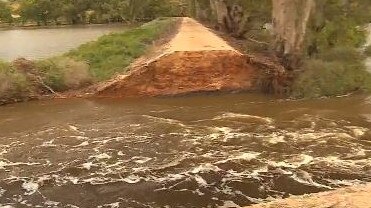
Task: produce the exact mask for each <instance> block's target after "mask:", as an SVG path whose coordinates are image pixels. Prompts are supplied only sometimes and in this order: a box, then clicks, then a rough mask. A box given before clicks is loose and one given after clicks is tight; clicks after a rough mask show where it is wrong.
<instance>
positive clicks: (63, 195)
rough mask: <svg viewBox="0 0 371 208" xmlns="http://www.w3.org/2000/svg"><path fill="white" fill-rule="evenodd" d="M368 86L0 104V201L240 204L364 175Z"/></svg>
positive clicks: (370, 104)
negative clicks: (361, 89) (319, 93)
mask: <svg viewBox="0 0 371 208" xmlns="http://www.w3.org/2000/svg"><path fill="white" fill-rule="evenodd" d="M370 129H371V96H365V95H357V96H350V97H342V98H333V99H320V100H308V101H290V100H280V99H276V98H273V97H267V96H265V95H255V94H234V95H223V94H221V95H194V96H187V97H176V98H156V99H140V100H112V99H108V100H107V99H100V100H79V99H76V100H55V101H37V102H29V103H21V104H15V105H8V106H3V107H0V207H7V208H11V207H17V208H18V207H20V208H23V207H74V208H76V207H80V208H85V207H87V208H91V207H102V208H103V207H112V208H116V207H239V206H245V205H250V204H254V203H260V202H264V201H269V200H273V199H276V198H282V197H288V196H289V195H301V194H305V193H314V192H320V191H325V190H331V189H334V188H337V187H342V186H346V185H354V184H361V183H365V182H371V131H370Z"/></svg>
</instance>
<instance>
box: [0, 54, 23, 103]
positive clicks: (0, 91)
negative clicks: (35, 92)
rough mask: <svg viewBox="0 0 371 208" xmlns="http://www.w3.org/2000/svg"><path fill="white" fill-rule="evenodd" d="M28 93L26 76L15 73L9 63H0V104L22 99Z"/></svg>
mask: <svg viewBox="0 0 371 208" xmlns="http://www.w3.org/2000/svg"><path fill="white" fill-rule="evenodd" d="M29 93H30V86H29V82H28V80H27V78H26V76H25V75H24V74H22V73H20V72H17V71H16V70H15V69H14V68H13V67H12V66H11V65H10V64H9V63H4V62H1V61H0V102H3V101H8V100H10V99H12V100H20V99H24V98H26V97H28V96H29Z"/></svg>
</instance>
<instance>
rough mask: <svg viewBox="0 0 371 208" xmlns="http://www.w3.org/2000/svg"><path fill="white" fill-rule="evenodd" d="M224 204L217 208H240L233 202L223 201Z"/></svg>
mask: <svg viewBox="0 0 371 208" xmlns="http://www.w3.org/2000/svg"><path fill="white" fill-rule="evenodd" d="M223 203H224V204H223V205H221V206H218V208H241V206H239V205H238V204H236V203H234V202H233V201H224V202H223Z"/></svg>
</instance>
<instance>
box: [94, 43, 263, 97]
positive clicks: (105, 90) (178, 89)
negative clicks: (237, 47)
mask: <svg viewBox="0 0 371 208" xmlns="http://www.w3.org/2000/svg"><path fill="white" fill-rule="evenodd" d="M248 60H249V59H248V58H247V57H246V56H245V55H243V54H240V53H238V52H236V51H232V50H225V51H224V50H214V51H212V50H211V51H176V52H172V53H169V54H166V55H163V56H161V57H159V58H157V59H155V60H153V61H151V62H149V63H147V64H145V65H141V66H136V67H134V68H133V69H132V70H131V72H130V73H129V74H127V75H122V76H118V77H116V78H115V79H113V80H111V81H110V82H108V83H105V84H104V85H103V86H100V87H99V88H98V90H97V92H96V94H95V95H96V96H98V97H143V96H171V95H179V94H187V93H193V92H212V91H242V90H253V89H254V88H255V86H256V78H257V73H256V70H255V67H254V66H253V65H251V64H250V63H249V61H248Z"/></svg>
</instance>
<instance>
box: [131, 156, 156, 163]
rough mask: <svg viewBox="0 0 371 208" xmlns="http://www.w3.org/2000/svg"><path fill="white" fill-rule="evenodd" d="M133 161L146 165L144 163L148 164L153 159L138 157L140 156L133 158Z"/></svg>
mask: <svg viewBox="0 0 371 208" xmlns="http://www.w3.org/2000/svg"><path fill="white" fill-rule="evenodd" d="M131 159H132V160H133V161H134V162H135V163H138V164H144V163H147V162H149V161H151V160H152V158H150V157H138V156H135V157H132V158H131Z"/></svg>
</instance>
